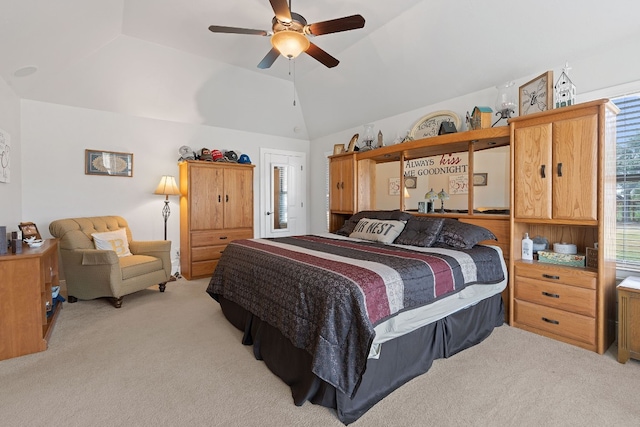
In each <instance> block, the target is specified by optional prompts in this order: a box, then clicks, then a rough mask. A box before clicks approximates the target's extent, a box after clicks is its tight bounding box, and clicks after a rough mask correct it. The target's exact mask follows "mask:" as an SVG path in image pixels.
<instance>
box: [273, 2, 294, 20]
mask: <svg viewBox="0 0 640 427" xmlns="http://www.w3.org/2000/svg"><path fill="white" fill-rule="evenodd" d="M269 2H270V3H271V7H272V8H273V12H274V13H275V14H276V18H277V19H278V21H281V22H291V11H290V10H289V5H288V4H287V0H269Z"/></svg>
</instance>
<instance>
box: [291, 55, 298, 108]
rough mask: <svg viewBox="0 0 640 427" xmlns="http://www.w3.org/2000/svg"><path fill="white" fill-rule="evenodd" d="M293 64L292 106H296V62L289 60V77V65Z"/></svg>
mask: <svg viewBox="0 0 640 427" xmlns="http://www.w3.org/2000/svg"><path fill="white" fill-rule="evenodd" d="M292 63H293V106H294V107H295V106H296V60H295V58H293V59H289V75H291V67H292V66H291V64H292Z"/></svg>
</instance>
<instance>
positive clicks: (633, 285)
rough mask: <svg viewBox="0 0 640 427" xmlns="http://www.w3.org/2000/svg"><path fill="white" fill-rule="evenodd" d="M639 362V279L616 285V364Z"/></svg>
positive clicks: (627, 280)
mask: <svg viewBox="0 0 640 427" xmlns="http://www.w3.org/2000/svg"><path fill="white" fill-rule="evenodd" d="M629 358H632V359H636V360H640V278H638V277H634V276H630V277H627V278H626V279H624V280H623V281H622V283H620V284H619V285H618V362H620V363H627V361H628V360H629Z"/></svg>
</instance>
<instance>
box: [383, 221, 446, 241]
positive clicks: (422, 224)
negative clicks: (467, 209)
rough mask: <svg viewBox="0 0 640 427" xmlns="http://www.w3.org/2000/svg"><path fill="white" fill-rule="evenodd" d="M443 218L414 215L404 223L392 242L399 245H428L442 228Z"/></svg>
mask: <svg viewBox="0 0 640 427" xmlns="http://www.w3.org/2000/svg"><path fill="white" fill-rule="evenodd" d="M443 224H444V218H434V217H426V216H414V217H413V218H411V219H410V220H409V221H407V225H405V227H404V230H402V233H400V235H399V236H398V237H397V238H396V240H395V242H394V243H398V244H400V245H411V246H422V247H430V246H431V245H433V244H434V243H435V241H436V239H437V238H438V235H439V234H440V230H442V225H443Z"/></svg>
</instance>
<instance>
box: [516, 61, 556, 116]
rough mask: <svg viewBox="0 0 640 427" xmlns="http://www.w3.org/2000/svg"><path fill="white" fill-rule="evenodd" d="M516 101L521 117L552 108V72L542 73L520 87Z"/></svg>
mask: <svg viewBox="0 0 640 427" xmlns="http://www.w3.org/2000/svg"><path fill="white" fill-rule="evenodd" d="M518 100H519V105H520V107H519V108H520V115H521V116H524V115H527V114H533V113H539V112H541V111H547V110H549V109H551V108H553V71H547V72H546V73H542V74H540V75H539V76H538V77H536V78H535V79H533V80H530V81H528V82H527V83H525V84H523V85H522V86H520V90H519V97H518Z"/></svg>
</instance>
